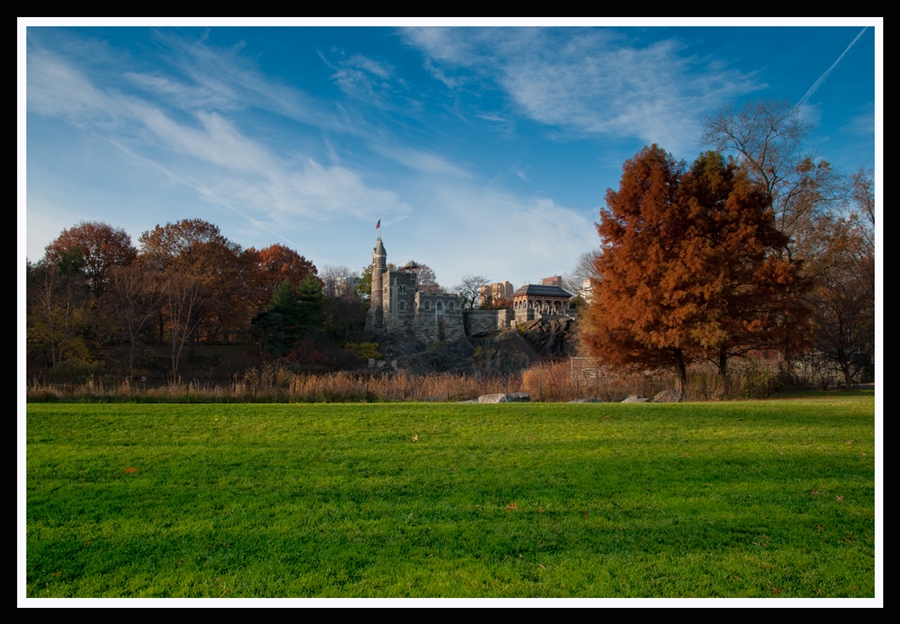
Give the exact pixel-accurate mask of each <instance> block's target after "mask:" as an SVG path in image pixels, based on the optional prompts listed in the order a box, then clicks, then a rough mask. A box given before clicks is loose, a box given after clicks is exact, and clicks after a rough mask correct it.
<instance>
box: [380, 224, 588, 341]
mask: <svg viewBox="0 0 900 624" xmlns="http://www.w3.org/2000/svg"><path fill="white" fill-rule="evenodd" d="M571 297H572V295H571V293H569V292H567V291H565V290H563V289H562V288H560V287H559V286H549V285H543V284H542V285H537V284H528V285H526V286H522V287H521V288H519V289H518V290H516V291H515V292H514V293H513V295H512V302H513V309H511V310H466V309H465V302H464V300H463V298H462V297H461V296H460V295H458V294H449V293H439V294H435V293H424V292H420V291H418V290H417V289H416V275H415V274H414V273H408V272H406V271H390V270H388V266H387V252H386V251H385V249H384V243H382V241H381V236H379V237H378V242H377V244H376V245H375V249H374V250H373V251H372V289H371V299H370V303H369V311H368V313H367V315H366V330H368V331H372V332H374V333H385V332H386V333H398V332H406V333H410V334H413V335H414V336H415V337H416V338H418V339H419V340H421V341H423V342H425V343H426V344H434V343H436V342H446V341H454V340H458V339H460V338H463V337H465V336H475V335H478V334H486V333H489V332H492V331H496V330H499V329H508V328H510V327H516V326H517V325H520V324H524V323H526V322H528V321H532V320H535V319H540V318H550V319H553V318H562V317H567V316H569V315H570V314H571V313H570V312H569V310H568V306H569V300H570V299H571Z"/></svg>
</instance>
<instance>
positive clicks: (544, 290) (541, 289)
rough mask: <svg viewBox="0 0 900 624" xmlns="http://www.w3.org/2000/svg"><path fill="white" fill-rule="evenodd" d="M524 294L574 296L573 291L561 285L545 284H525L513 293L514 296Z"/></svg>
mask: <svg viewBox="0 0 900 624" xmlns="http://www.w3.org/2000/svg"><path fill="white" fill-rule="evenodd" d="M523 295H525V296H528V297H568V298H571V297H572V293H570V292H568V291H566V290H563V289H562V288H560V287H559V286H545V285H543V284H525V285H524V286H521V287H520V288H519V289H518V290H516V292H514V293H513V297H521V296H523Z"/></svg>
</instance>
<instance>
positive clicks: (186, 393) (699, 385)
mask: <svg viewBox="0 0 900 624" xmlns="http://www.w3.org/2000/svg"><path fill="white" fill-rule="evenodd" d="M672 385H673V376H672V375H671V374H670V373H653V374H650V373H631V374H623V373H621V372H616V371H612V370H608V369H603V368H591V369H579V368H577V367H576V366H575V365H574V364H573V363H572V362H570V361H565V362H557V363H544V364H539V365H536V366H533V367H531V368H530V369H528V370H526V371H525V372H524V373H517V374H511V375H497V376H483V375H455V374H449V373H435V374H431V375H426V376H417V375H409V374H406V373H404V372H369V371H364V372H336V373H318V374H309V373H297V372H294V371H292V370H290V369H289V368H287V367H285V366H283V365H280V364H278V363H273V364H268V365H265V366H261V367H258V368H251V369H249V370H247V371H246V372H245V373H244V374H242V375H236V376H235V377H234V378H233V379H232V380H231V381H230V382H229V383H215V382H210V381H201V380H185V379H182V378H177V379H174V380H170V381H168V382H165V383H161V384H160V383H152V382H147V381H140V380H137V381H136V380H133V379H125V380H124V381H121V382H110V381H104V380H103V379H93V378H89V379H88V380H87V381H86V382H84V383H81V384H75V383H66V384H51V383H45V382H42V381H39V380H37V379H35V380H33V381H32V383H31V384H30V385H29V387H28V390H27V399H28V401H29V402H53V401H82V402H172V403H175V402H177V403H351V402H352V403H377V402H384V401H391V402H393V401H441V402H451V401H466V400H471V399H475V398H477V397H478V396H480V395H482V394H491V393H501V392H527V393H529V394H530V395H531V399H532V401H541V402H546V401H572V400H575V399H584V398H597V399H601V400H603V401H609V402H612V401H621V400H622V399H624V398H625V397H627V396H629V395H640V396H646V397H648V398H652V397H653V396H654V395H655V394H656V393H658V392H660V391H661V390H665V389H667V388H671V387H672ZM796 386H797V383H796V380H793V381H792V380H791V379H789V378H787V377H786V376H785V375H784V374H783V373H782V372H780V371H779V370H778V369H777V368H773V367H771V366H763V365H756V364H754V363H752V362H749V363H744V365H742V366H741V367H735V370H734V372H732V373H731V374H730V375H729V378H728V382H727V387H725V385H723V383H722V380H721V378H720V377H719V376H718V375H717V374H716V373H715V371H714V370H712V369H710V368H709V367H703V366H695V367H693V368H691V369H690V371H689V375H688V380H687V385H686V386H685V393H684V399H685V400H687V401H708V400H721V399H757V398H765V397H768V396H771V395H772V394H774V393H776V392H778V391H780V390H783V389H794V388H796Z"/></svg>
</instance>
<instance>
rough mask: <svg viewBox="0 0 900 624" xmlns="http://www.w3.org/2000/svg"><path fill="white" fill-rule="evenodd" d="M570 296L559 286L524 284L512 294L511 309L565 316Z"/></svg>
mask: <svg viewBox="0 0 900 624" xmlns="http://www.w3.org/2000/svg"><path fill="white" fill-rule="evenodd" d="M571 298H572V294H571V293H570V292H568V291H565V290H563V289H562V288H560V287H559V286H544V285H541V284H526V285H525V286H522V287H521V288H519V289H518V290H517V291H516V292H514V293H513V296H512V301H513V309H515V310H534V311H535V312H538V313H540V314H565V312H566V310H567V309H568V308H569V300H570V299H571Z"/></svg>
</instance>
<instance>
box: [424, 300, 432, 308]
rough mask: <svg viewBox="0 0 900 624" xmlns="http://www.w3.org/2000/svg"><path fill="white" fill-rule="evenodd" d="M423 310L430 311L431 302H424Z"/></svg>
mask: <svg viewBox="0 0 900 624" xmlns="http://www.w3.org/2000/svg"><path fill="white" fill-rule="evenodd" d="M425 309H426V310H430V309H431V302H430V301H426V302H425Z"/></svg>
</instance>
